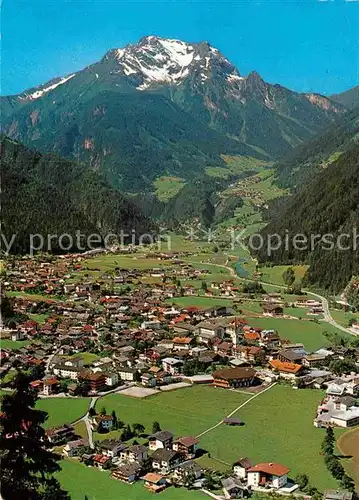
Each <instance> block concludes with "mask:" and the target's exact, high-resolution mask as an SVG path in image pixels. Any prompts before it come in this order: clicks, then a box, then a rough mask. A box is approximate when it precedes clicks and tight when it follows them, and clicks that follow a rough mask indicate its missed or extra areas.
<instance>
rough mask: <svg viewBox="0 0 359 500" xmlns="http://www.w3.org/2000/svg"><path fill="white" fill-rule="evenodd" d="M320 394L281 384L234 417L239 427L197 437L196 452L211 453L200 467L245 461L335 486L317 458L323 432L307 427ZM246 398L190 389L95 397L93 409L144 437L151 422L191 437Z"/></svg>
mask: <svg viewBox="0 0 359 500" xmlns="http://www.w3.org/2000/svg"><path fill="white" fill-rule="evenodd" d="M321 395H322V393H321V392H320V391H315V390H313V391H312V390H305V391H304V390H297V391H295V390H293V389H292V388H290V387H288V386H284V385H277V386H276V387H274V388H272V389H270V390H269V391H267V392H266V393H264V394H261V395H260V396H259V397H258V398H256V399H254V400H253V401H251V402H250V403H248V405H246V406H245V407H243V408H242V409H240V410H239V411H238V413H236V414H235V415H236V416H238V417H239V418H241V419H243V420H244V422H245V426H244V427H228V426H222V425H220V426H219V427H217V428H215V429H214V430H212V431H210V432H209V433H207V434H205V435H203V436H202V437H201V438H200V446H201V448H203V449H205V450H207V451H209V452H210V454H211V457H210V458H209V457H208V456H204V457H202V458H201V460H202V462H203V465H207V466H209V467H213V468H215V467H216V464H218V461H219V463H220V464H221V468H222V469H226V468H228V465H226V463H228V464H231V463H232V462H233V461H234V460H235V459H238V458H239V457H241V456H249V457H250V458H251V459H252V460H253V461H278V462H280V463H282V464H284V465H288V466H289V467H290V468H291V471H292V472H291V475H292V476H294V475H295V474H297V473H299V472H306V473H308V474H309V475H310V477H311V481H312V483H313V484H315V485H317V487H319V488H321V489H324V487H331V486H332V487H335V486H336V482H335V481H334V480H333V479H332V478H331V477H330V475H329V473H328V472H327V470H326V468H325V465H324V461H323V457H322V456H321V455H320V444H321V441H322V439H323V431H322V430H321V429H317V428H315V427H314V426H313V418H314V413H315V408H316V407H317V405H318V402H319V401H320V398H321ZM247 399H248V396H247V395H245V394H243V393H242V392H236V391H227V390H225V389H216V388H213V387H208V386H194V387H191V388H188V389H181V390H178V391H173V392H168V393H161V394H157V395H154V396H151V397H148V398H145V399H141V400H136V399H134V398H129V397H127V396H123V395H120V394H110V395H108V396H105V397H104V398H101V400H100V401H99V402H98V408H97V409H100V408H101V407H102V406H105V408H106V411H107V412H111V411H112V409H115V410H116V413H117V415H118V417H119V418H120V419H121V420H123V421H124V422H126V423H130V424H133V423H135V422H141V423H143V424H144V425H145V426H146V431H147V432H151V427H152V423H153V421H155V420H157V421H159V423H160V425H161V427H162V429H166V430H170V431H172V432H173V433H174V434H175V435H176V436H179V435H186V434H187V435H188V434H190V435H197V434H200V433H201V432H203V431H204V430H206V429H208V428H210V427H212V426H213V425H214V424H216V423H217V422H219V421H220V420H221V419H222V418H223V417H224V416H225V415H227V414H229V413H230V412H231V411H233V410H234V409H235V408H236V407H238V406H239V405H241V404H242V403H243V402H244V401H246V400H247ZM294 450H295V451H294ZM223 462H225V463H224V464H223Z"/></svg>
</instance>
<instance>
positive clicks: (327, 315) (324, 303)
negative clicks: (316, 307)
mask: <svg viewBox="0 0 359 500" xmlns="http://www.w3.org/2000/svg"><path fill="white" fill-rule="evenodd" d="M227 257H235V255H227ZM228 262H229V260H227V262H226V264H213V265H214V266H217V267H222V268H224V269H227V271H228V272H229V274H230V275H231V276H232V277H233V278H235V279H237V280H242V281H251V282H254V281H255V282H256V283H260V284H261V285H264V286H272V287H275V288H281V289H283V290H285V289H286V288H287V287H286V286H285V285H275V284H274V283H268V282H267V281H258V280H255V279H253V278H242V277H240V276H238V274H237V273H236V271H235V270H234V269H233V267H232V266H229V265H228ZM303 292H304V293H307V294H308V295H311V296H312V297H315V298H317V299H318V300H320V302H321V303H322V306H323V314H324V319H323V321H326V322H327V323H330V324H331V325H333V326H335V328H337V329H338V330H341V331H342V332H345V333H349V334H350V335H353V336H355V333H353V332H352V331H351V330H349V328H345V327H344V326H342V325H340V324H339V323H337V322H336V321H335V320H334V319H333V317H332V315H331V314H330V310H329V302H328V299H326V298H325V297H323V295H319V293H315V292H312V291H311V290H303Z"/></svg>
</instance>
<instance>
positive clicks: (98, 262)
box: [83, 254, 171, 271]
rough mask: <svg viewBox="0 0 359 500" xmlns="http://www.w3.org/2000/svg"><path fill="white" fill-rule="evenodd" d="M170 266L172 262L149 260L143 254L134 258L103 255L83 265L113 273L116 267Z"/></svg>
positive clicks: (148, 267)
mask: <svg viewBox="0 0 359 500" xmlns="http://www.w3.org/2000/svg"><path fill="white" fill-rule="evenodd" d="M170 264H171V262H167V261H159V260H157V259H147V258H146V257H145V256H144V255H141V254H135V255H133V256H128V255H116V254H103V255H99V256H98V257H94V258H92V259H88V260H87V261H84V262H83V265H84V266H87V267H88V268H89V269H100V270H101V271H113V270H114V269H115V268H116V267H122V268H125V269H152V268H153V267H156V268H159V267H165V266H169V265H170Z"/></svg>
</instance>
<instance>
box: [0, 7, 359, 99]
mask: <svg viewBox="0 0 359 500" xmlns="http://www.w3.org/2000/svg"><path fill="white" fill-rule="evenodd" d="M147 34H157V35H160V36H164V37H168V38H180V39H183V40H186V41H190V42H196V41H200V40H208V41H209V42H210V43H211V44H212V45H214V46H215V47H217V48H218V49H219V50H220V51H221V52H222V53H223V54H224V55H226V56H227V57H228V58H229V59H230V60H231V61H232V62H233V63H234V64H235V65H236V66H237V68H238V69H239V71H240V72H241V74H243V75H246V74H247V73H249V72H250V71H252V70H256V71H258V72H259V73H260V74H261V76H262V77H263V78H264V79H265V80H266V81H268V82H271V83H281V84H282V85H285V86H287V87H289V88H291V89H294V90H298V91H316V92H320V93H322V94H330V93H333V92H340V91H343V90H346V89H347V88H350V87H352V86H354V85H357V84H358V83H359V0H357V1H353V0H352V1H349V0H332V1H325V0H324V1H319V0H294V1H292V0H277V1H275V0H262V1H258V2H257V1H255V0H231V1H225V0H222V1H220V0H217V1H212V2H208V1H203V0H202V1H201V0H197V1H186V0H181V1H176V0H167V1H161V0H159V1H156V2H154V1H137V0H132V1H130V2H127V1H121V0H101V1H100V0H94V1H92V0H67V1H66V0H46V1H44V0H3V2H2V48H1V59H2V61H1V64H2V68H1V70H2V71H1V73H2V74H1V93H2V94H3V95H6V94H11V93H17V92H20V91H21V90H24V89H26V88H29V87H31V86H34V85H38V84H40V83H44V82H46V81H47V80H49V79H51V78H53V77H55V76H60V75H66V74H67V73H70V72H73V71H75V70H79V69H82V68H83V67H85V66H86V65H88V64H90V63H92V62H95V61H96V60H98V59H99V58H101V57H102V56H103V54H104V53H105V52H106V51H107V50H109V49H111V48H114V47H122V46H123V45H125V44H126V43H133V42H135V41H137V40H138V39H139V38H140V37H141V36H143V35H147Z"/></svg>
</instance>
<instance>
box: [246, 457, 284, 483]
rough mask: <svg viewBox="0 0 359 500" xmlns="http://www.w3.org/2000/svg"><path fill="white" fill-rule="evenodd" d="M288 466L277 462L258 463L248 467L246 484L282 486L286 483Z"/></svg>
mask: <svg viewBox="0 0 359 500" xmlns="http://www.w3.org/2000/svg"><path fill="white" fill-rule="evenodd" d="M289 470H290V469H289V468H288V467H286V466H284V465H281V464H277V463H272V462H270V463H260V464H257V465H255V466H254V467H251V468H250V469H248V471H247V473H248V479H247V484H248V486H262V487H267V488H275V489H279V488H282V487H283V486H285V485H286V484H287V481H288V473H289Z"/></svg>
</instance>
